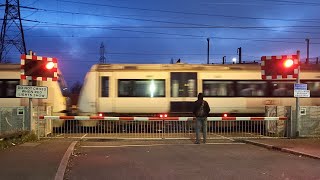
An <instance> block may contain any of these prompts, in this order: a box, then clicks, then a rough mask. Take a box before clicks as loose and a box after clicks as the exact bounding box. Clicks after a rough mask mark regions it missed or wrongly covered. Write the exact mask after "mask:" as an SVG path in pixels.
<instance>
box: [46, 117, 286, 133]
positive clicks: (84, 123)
mask: <svg viewBox="0 0 320 180" xmlns="http://www.w3.org/2000/svg"><path fill="white" fill-rule="evenodd" d="M84 119H90V120H84ZM284 119H285V118H283V119H281V118H277V117H275V118H265V117H261V118H257V117H256V118H251V119H250V117H241V118H217V117H216V118H215V117H209V118H208V127H207V138H208V139H235V138H271V137H272V138H279V137H285V131H284V129H283V128H282V126H279V124H282V123H283V121H284ZM41 120H42V121H44V120H46V121H51V123H54V122H63V124H62V125H61V126H60V127H54V128H53V129H52V133H50V134H46V135H45V136H43V137H64V138H82V139H83V138H85V139H89V138H108V139H109V138H121V139H194V138H195V128H194V127H195V120H194V119H193V118H192V117H183V118H180V119H179V118H177V119H174V118H163V119H161V118H148V117H131V118H130V117H126V118H121V117H120V118H119V117H109V118H106V117H104V118H99V117H88V116H87V117H86V116H78V118H77V117H73V116H71V117H62V118H61V117H60V118H59V117H53V116H47V117H41V119H40V121H41Z"/></svg>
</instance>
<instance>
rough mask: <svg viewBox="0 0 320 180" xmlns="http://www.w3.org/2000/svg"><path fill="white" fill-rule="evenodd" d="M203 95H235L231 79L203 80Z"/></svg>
mask: <svg viewBox="0 0 320 180" xmlns="http://www.w3.org/2000/svg"><path fill="white" fill-rule="evenodd" d="M202 86H203V95H204V96H207V97H217V96H221V97H225V96H235V92H234V89H235V88H234V82H233V81H214V80H204V81H203V85H202Z"/></svg>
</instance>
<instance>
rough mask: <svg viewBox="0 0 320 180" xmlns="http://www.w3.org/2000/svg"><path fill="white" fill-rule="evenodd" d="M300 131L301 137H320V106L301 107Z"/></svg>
mask: <svg viewBox="0 0 320 180" xmlns="http://www.w3.org/2000/svg"><path fill="white" fill-rule="evenodd" d="M300 110H301V111H300V114H301V117H300V122H299V123H298V131H299V136H300V137H320V106H301V107H300Z"/></svg>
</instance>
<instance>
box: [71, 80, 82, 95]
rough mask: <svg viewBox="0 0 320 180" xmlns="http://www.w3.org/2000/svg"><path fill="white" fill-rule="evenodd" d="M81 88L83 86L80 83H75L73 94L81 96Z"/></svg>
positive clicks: (72, 89) (72, 88)
mask: <svg viewBox="0 0 320 180" xmlns="http://www.w3.org/2000/svg"><path fill="white" fill-rule="evenodd" d="M81 88H82V84H81V83H80V82H79V81H77V82H75V83H74V84H73V85H72V87H71V94H80V91H81Z"/></svg>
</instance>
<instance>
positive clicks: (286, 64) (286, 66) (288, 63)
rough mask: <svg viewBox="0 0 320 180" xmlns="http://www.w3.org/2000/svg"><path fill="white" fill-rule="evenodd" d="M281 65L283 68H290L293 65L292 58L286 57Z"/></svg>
mask: <svg viewBox="0 0 320 180" xmlns="http://www.w3.org/2000/svg"><path fill="white" fill-rule="evenodd" d="M283 66H284V67H285V68H291V67H292V66H293V60H292V59H286V60H284V63H283Z"/></svg>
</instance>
